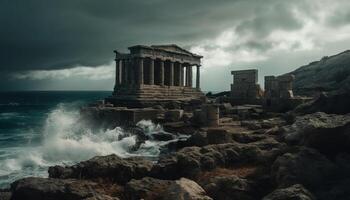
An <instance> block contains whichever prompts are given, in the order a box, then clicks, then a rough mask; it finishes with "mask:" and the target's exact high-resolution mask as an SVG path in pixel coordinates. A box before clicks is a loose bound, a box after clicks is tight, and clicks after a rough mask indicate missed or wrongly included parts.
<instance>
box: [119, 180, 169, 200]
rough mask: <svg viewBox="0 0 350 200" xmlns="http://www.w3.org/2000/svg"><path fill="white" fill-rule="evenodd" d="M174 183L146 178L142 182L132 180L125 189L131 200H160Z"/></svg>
mask: <svg viewBox="0 0 350 200" xmlns="http://www.w3.org/2000/svg"><path fill="white" fill-rule="evenodd" d="M172 182H173V181H169V180H160V179H155V178H151V177H145V178H142V179H140V180H135V179H132V180H131V181H129V182H128V183H127V184H126V186H125V189H124V192H125V196H126V197H127V199H130V200H139V199H145V200H152V199H160V198H161V197H162V196H164V193H165V192H166V190H167V189H168V187H169V186H170V185H171V184H172Z"/></svg>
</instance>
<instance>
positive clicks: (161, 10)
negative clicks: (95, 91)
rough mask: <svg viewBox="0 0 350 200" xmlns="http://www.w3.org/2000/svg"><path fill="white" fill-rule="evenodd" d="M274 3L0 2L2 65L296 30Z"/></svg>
mask: <svg viewBox="0 0 350 200" xmlns="http://www.w3.org/2000/svg"><path fill="white" fill-rule="evenodd" d="M279 2H280V1H277V3H274V1H271V0H268V1H261V2H259V1H250V0H248V1H240V0H235V1H233V0H219V1H212V0H192V1H187V0H186V1H185V0H180V1H172V0H147V1H139V0H128V1H116V0H104V1H95V0H60V1H42V0H30V1H19V0H5V1H2V2H1V5H0V13H1V18H0V24H1V25H0V26H1V30H2V31H1V33H0V43H1V47H0V55H1V69H2V70H4V69H6V70H10V71H13V70H29V69H55V68H56V69H57V68H69V67H74V66H76V65H88V66H95V65H100V64H103V63H106V62H109V61H110V60H112V57H113V54H112V50H113V49H115V48H119V49H122V50H125V49H126V47H127V46H130V45H134V44H151V43H179V44H181V45H185V46H191V45H193V44H194V43H195V42H196V41H199V40H201V39H203V38H207V37H213V36H214V35H217V34H218V33H220V31H222V30H224V29H226V28H227V27H232V26H235V25H237V24H239V26H238V28H237V30H238V32H241V33H242V34H244V32H249V31H250V32H254V33H255V34H256V35H257V36H262V35H266V34H267V33H268V32H269V31H270V30H271V29H275V28H281V29H295V28H298V27H300V26H301V24H300V22H298V20H296V19H295V18H293V16H292V14H291V12H290V10H288V4H286V3H279ZM247 18H248V20H244V21H242V19H247ZM249 18H251V19H249ZM253 43H254V42H252V43H251V44H253ZM260 45H261V44H260ZM267 45H268V44H267ZM258 48H262V49H263V48H264V47H258Z"/></svg>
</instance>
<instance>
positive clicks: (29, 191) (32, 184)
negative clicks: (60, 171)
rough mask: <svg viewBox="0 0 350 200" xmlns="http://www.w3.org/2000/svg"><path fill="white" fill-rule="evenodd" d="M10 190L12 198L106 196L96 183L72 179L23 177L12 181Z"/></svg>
mask: <svg viewBox="0 0 350 200" xmlns="http://www.w3.org/2000/svg"><path fill="white" fill-rule="evenodd" d="M11 190H12V194H13V195H12V200H23V199H35V200H62V199H65V200H78V199H88V198H94V197H95V199H96V197H98V196H107V194H104V193H105V192H106V191H105V190H104V188H103V187H101V186H100V185H99V184H98V183H95V182H91V181H86V180H74V179H52V178H48V179H47V178H24V179H20V180H18V181H16V182H14V183H12V184H11ZM106 199H107V198H106ZM109 199H117V198H112V197H110V198H109Z"/></svg>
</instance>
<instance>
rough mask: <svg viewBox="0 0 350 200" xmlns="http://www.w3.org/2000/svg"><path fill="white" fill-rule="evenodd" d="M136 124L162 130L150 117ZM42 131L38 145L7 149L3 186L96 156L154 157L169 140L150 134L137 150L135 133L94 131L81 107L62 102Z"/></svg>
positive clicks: (0, 171) (147, 130) (1, 165)
mask: <svg viewBox="0 0 350 200" xmlns="http://www.w3.org/2000/svg"><path fill="white" fill-rule="evenodd" d="M137 126H138V127H139V128H141V129H142V130H143V132H144V134H146V135H148V136H150V135H151V134H152V133H155V132H161V131H163V130H162V127H161V126H160V125H157V124H154V123H152V122H151V121H147V120H142V121H140V122H139V123H137ZM41 133H42V136H41V137H42V138H41V142H40V144H39V145H36V146H34V147H33V146H28V147H27V146H22V147H18V148H16V149H8V152H9V153H11V156H10V157H9V158H6V159H4V160H2V161H1V162H0V187H7V186H8V185H9V183H11V182H13V181H15V180H16V179H19V178H23V177H28V176H40V177H46V176H47V168H48V167H49V166H52V165H71V164H74V163H77V162H79V161H83V160H87V159H90V158H92V157H94V156H97V155H108V154H116V155H118V156H120V157H130V156H143V157H148V158H153V159H154V158H156V157H158V155H159V153H160V149H161V148H162V147H163V146H165V145H166V144H167V143H168V142H169V141H168V142H165V141H155V140H152V137H149V139H147V140H146V141H144V142H143V143H142V144H141V145H140V146H139V148H137V149H135V148H133V147H134V145H135V144H136V139H137V138H136V137H137V136H136V135H133V134H132V133H130V132H127V131H125V130H123V129H122V128H120V127H116V128H114V129H109V130H91V129H89V128H88V126H86V125H85V124H84V122H83V121H81V120H80V116H79V110H78V108H77V106H76V105H74V104H59V105H58V106H56V107H55V109H53V110H51V111H50V112H49V113H48V115H47V118H46V120H45V122H44V125H43V128H42V132H41ZM175 138H176V137H175ZM175 140H176V139H175Z"/></svg>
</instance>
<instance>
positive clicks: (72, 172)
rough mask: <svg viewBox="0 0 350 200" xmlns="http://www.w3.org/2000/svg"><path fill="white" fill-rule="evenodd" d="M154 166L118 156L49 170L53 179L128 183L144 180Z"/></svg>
mask: <svg viewBox="0 0 350 200" xmlns="http://www.w3.org/2000/svg"><path fill="white" fill-rule="evenodd" d="M152 166H153V164H152V162H151V161H149V160H145V159H143V158H139V157H137V158H136V157H132V158H124V159H123V158H120V157H118V156H117V155H114V154H112V155H108V156H96V157H94V158H92V159H90V160H87V161H84V162H80V163H78V164H76V165H73V166H70V167H61V166H54V167H50V168H49V177H51V178H79V179H98V178H104V179H108V180H110V181H112V182H117V183H122V184H124V183H126V182H128V181H129V180H131V179H132V178H142V177H145V176H147V175H148V174H149V172H150V171H151V168H152Z"/></svg>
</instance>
